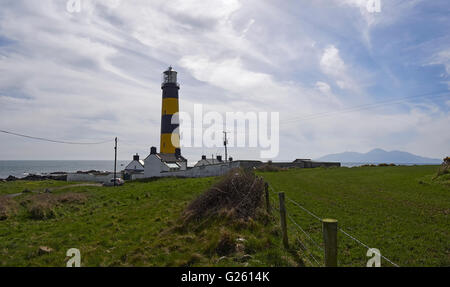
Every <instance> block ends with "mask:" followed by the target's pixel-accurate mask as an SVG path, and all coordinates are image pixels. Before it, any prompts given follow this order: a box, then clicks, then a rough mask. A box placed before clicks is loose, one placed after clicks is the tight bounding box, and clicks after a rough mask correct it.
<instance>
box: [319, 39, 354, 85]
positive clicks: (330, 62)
mask: <svg viewBox="0 0 450 287" xmlns="http://www.w3.org/2000/svg"><path fill="white" fill-rule="evenodd" d="M320 68H321V70H322V71H323V72H324V73H325V74H327V75H329V76H330V77H332V79H334V80H335V82H336V84H337V85H338V86H339V88H341V89H346V90H353V91H357V92H358V91H360V87H359V85H358V84H357V83H356V82H355V81H354V80H353V78H352V76H351V75H349V73H348V69H347V66H346V64H345V63H344V61H343V60H342V58H341V56H340V54H339V50H338V49H337V48H336V47H335V46H334V45H330V46H328V47H327V48H326V49H325V50H324V51H323V54H322V57H321V59H320Z"/></svg>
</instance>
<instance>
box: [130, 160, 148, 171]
mask: <svg viewBox="0 0 450 287" xmlns="http://www.w3.org/2000/svg"><path fill="white" fill-rule="evenodd" d="M136 164H139V165H141V167H142V168H144V161H143V160H132V161H131V162H130V163H129V164H128V165H127V166H126V167H125V170H134V167H133V166H134V165H136Z"/></svg>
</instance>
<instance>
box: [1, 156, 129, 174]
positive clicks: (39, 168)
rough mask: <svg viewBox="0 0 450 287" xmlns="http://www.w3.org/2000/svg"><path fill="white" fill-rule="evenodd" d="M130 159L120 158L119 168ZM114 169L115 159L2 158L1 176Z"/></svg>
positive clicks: (122, 167)
mask: <svg viewBox="0 0 450 287" xmlns="http://www.w3.org/2000/svg"><path fill="white" fill-rule="evenodd" d="M128 163H129V161H123V160H118V161H117V170H118V171H120V170H123V169H124V168H125V166H126V165H127V164H128ZM88 170H98V171H114V161H113V160H0V178H7V177H8V176H10V175H12V176H15V177H18V178H21V177H25V176H27V175H29V174H36V175H44V174H49V173H52V172H77V171H88Z"/></svg>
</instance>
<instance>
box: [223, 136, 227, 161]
mask: <svg viewBox="0 0 450 287" xmlns="http://www.w3.org/2000/svg"><path fill="white" fill-rule="evenodd" d="M227 144H228V139H227V132H226V131H224V132H223V145H224V146H225V162H228V150H227Z"/></svg>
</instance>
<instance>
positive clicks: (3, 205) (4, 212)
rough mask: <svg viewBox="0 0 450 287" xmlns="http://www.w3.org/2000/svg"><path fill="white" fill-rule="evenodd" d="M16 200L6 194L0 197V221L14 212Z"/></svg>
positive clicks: (15, 210)
mask: <svg viewBox="0 0 450 287" xmlns="http://www.w3.org/2000/svg"><path fill="white" fill-rule="evenodd" d="M16 212H17V202H16V201H14V200H12V199H11V198H7V197H6V196H1V197H0V221H1V220H6V219H8V218H10V217H11V216H13V215H14V214H16Z"/></svg>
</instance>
